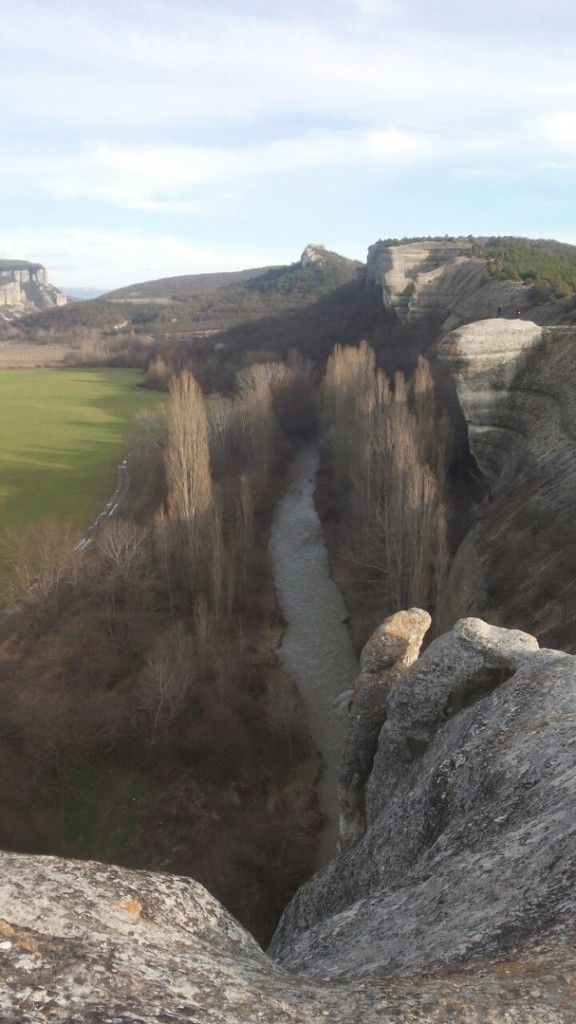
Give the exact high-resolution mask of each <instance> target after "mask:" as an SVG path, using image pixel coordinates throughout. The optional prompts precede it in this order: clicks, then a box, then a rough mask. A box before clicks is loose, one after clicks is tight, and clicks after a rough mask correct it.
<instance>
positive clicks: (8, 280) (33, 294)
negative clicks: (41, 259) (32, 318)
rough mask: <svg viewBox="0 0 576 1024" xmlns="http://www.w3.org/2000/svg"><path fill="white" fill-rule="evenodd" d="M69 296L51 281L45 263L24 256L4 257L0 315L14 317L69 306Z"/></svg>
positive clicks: (11, 318)
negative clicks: (30, 260)
mask: <svg viewBox="0 0 576 1024" xmlns="http://www.w3.org/2000/svg"><path fill="white" fill-rule="evenodd" d="M66 303H67V299H66V296H65V295H64V293H63V292H61V291H60V290H59V289H58V288H55V287H54V286H53V285H51V284H50V282H49V281H48V276H47V274H46V270H45V269H44V267H42V266H40V264H38V263H25V262H24V261H22V260H0V317H2V319H4V320H13V319H15V318H17V317H19V316H24V315H25V314H27V313H36V312H38V311H39V310H43V309H51V308H52V307H53V306H65V305H66Z"/></svg>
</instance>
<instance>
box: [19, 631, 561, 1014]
mask: <svg viewBox="0 0 576 1024" xmlns="http://www.w3.org/2000/svg"><path fill="white" fill-rule="evenodd" d="M414 621H415V623H416V632H415V634H414V638H413V642H414V643H415V644H416V645H417V644H418V643H419V639H420V637H421V632H422V629H421V622H420V621H418V622H416V620H414ZM402 628H405V629H406V630H407V635H406V641H407V646H408V647H410V646H411V644H412V639H411V635H410V628H411V627H410V624H409V618H408V619H406V620H403V626H402ZM416 634H417V635H416ZM377 640H378V638H377ZM372 646H373V649H374V650H375V660H374V657H372V655H371V654H370V651H368V652H367V655H368V661H370V664H371V665H372V668H374V671H375V672H377V663H378V662H379V659H380V654H381V649H382V644H381V643H380V641H379V640H378V642H377V643H376V644H375V645H372ZM402 646H405V645H400V647H402ZM384 648H385V651H384V655H385V658H384V660H385V662H386V665H387V668H386V671H389V670H390V669H391V668H392V667H393V664H389V662H390V658H391V657H392V663H393V662H394V660H395V659H394V657H393V656H392V655H391V653H390V651H391V648H390V644H389V643H388V642H386V643H385V644H384ZM374 650H373V651H372V654H374ZM379 652H380V653H379ZM399 657H400V659H402V657H403V652H402V650H399ZM380 660H381V659H380ZM404 660H406V659H404ZM384 689H385V690H386V693H387V695H386V698H385V700H384V703H383V705H382V707H381V709H380V713H381V715H382V728H381V732H380V741H379V744H378V747H377V750H376V751H375V753H374V756H373V761H372V764H371V771H370V773H369V779H368V783H367V801H366V812H367V818H366V826H367V831H366V834H365V836H364V837H363V838H362V839H361V840H360V841H359V842H358V843H357V844H356V845H355V846H354V847H353V848H352V849H351V850H350V851H349V852H347V853H346V854H344V855H342V856H340V857H338V858H337V859H336V860H334V861H333V862H332V863H331V864H330V865H329V866H328V868H327V869H326V870H325V871H323V872H322V873H321V874H319V875H318V876H316V877H315V878H314V879H313V880H312V881H311V882H310V883H309V884H308V885H307V886H305V887H304V888H303V889H302V890H301V891H300V893H298V894H297V896H296V897H295V899H294V901H293V902H292V904H291V905H290V906H289V907H288V908H287V910H286V912H285V915H284V918H283V920H282V922H281V925H280V927H279V929H278V932H277V935H276V937H275V940H274V943H273V946H272V949H271V957H268V956H266V955H265V954H264V953H263V952H262V951H261V950H260V949H259V948H258V946H257V945H256V943H255V942H254V941H253V940H252V939H251V938H250V936H249V935H247V934H246V933H245V932H244V931H243V930H242V929H241V928H240V926H239V925H238V924H237V923H236V922H235V921H234V920H233V919H232V918H231V917H230V916H229V915H228V914H227V913H226V912H225V911H224V910H223V909H222V907H220V906H219V905H218V903H217V902H216V901H215V900H214V899H213V898H212V897H211V896H210V895H209V894H208V893H207V892H206V891H205V890H204V889H203V888H202V887H201V886H199V885H198V884H197V883H195V882H193V881H191V880H189V879H183V878H175V877H170V876H166V875H155V874H153V873H150V872H136V871H128V870H124V869H119V868H114V867H107V866H104V865H100V864H94V863H80V862H74V861H63V860H58V859H56V858H42V857H26V856H21V855H17V854H8V853H6V854H2V855H0V867H1V872H0V1017H1V1019H2V1021H5V1022H6V1024H12V1022H13V1024H16V1022H18V1024H49V1022H51V1021H62V1020H65V1021H69V1022H72V1021H74V1022H76V1021H77V1022H80V1021H82V1022H83V1024H88V1022H94V1024H96V1022H102V1021H106V1022H108V1024H116V1022H117V1024H120V1022H124V1024H131V1022H135V1021H138V1022H139V1024H168V1022H171V1024H179V1022H180V1024H185V1022H186V1024H191V1022H198V1024H199V1022H202V1024H224V1022H225V1024H246V1022H248V1021H250V1024H291V1022H293V1024H296V1022H298V1024H319V1022H320V1021H322V1020H330V1021H332V1022H334V1024H384V1022H386V1024H409V1022H412V1021H419V1022H420V1024H446V1022H447V1021H454V1022H456V1021H458V1024H486V1022H487V1021H490V1022H492V1024H569V1022H572V1024H573V1020H574V1005H575V993H576V970H575V968H576V955H575V953H574V938H575V935H576V930H575V913H576V890H575V888H574V870H575V864H576V827H575V825H574V821H575V813H574V812H575V809H576V807H575V803H576V799H575V793H576V730H575V729H574V724H575V723H574V711H575V708H576V659H575V658H574V657H572V656H571V655H568V654H564V653H561V652H558V651H549V650H539V648H538V644H537V642H536V640H535V639H534V638H533V637H531V636H528V635H527V634H525V633H520V632H515V631H510V630H504V629H498V628H495V627H491V626H487V625H486V624H485V623H483V622H480V621H478V620H465V621H463V622H460V623H459V624H458V625H457V626H456V627H455V628H454V630H452V631H451V632H450V633H448V634H447V635H445V636H442V637H440V638H439V639H438V640H436V641H434V643H432V644H431V645H430V647H428V649H427V651H426V652H425V653H424V654H423V655H422V656H421V657H420V658H419V660H417V661H416V662H414V663H413V664H412V665H409V664H405V665H404V667H403V668H402V669H401V671H400V672H399V673H398V675H397V678H396V680H395V682H394V684H393V685H391V686H387V685H386V686H385V687H384Z"/></svg>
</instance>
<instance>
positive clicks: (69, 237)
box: [2, 228, 299, 289]
mask: <svg viewBox="0 0 576 1024" xmlns="http://www.w3.org/2000/svg"><path fill="white" fill-rule="evenodd" d="M2 242H3V251H4V253H5V254H6V255H7V256H9V257H10V258H12V259H29V260H37V261H38V262H39V263H42V264H44V265H45V266H47V267H48V270H49V273H50V277H51V279H52V280H53V283H54V284H56V285H57V286H59V287H65V288H71V287H73V286H76V287H81V286H84V285H90V286H93V287H95V288H102V289H112V288H116V287H120V285H122V284H132V283H134V282H136V281H146V280H153V279H154V278H159V277H172V276H176V275H178V274H195V273H210V272H216V271H226V270H239V269H242V268H246V267H261V266H270V265H272V264H284V263H290V262H291V261H293V260H295V259H297V258H298V255H299V254H298V253H289V252H287V251H286V250H282V249H281V248H278V247H274V246H269V247H258V246H254V247H249V246H245V247H242V246H241V245H234V244H233V243H231V244H228V245H226V244H221V245H219V246H213V245H212V246H211V245H207V244H203V243H194V242H187V241H184V240H183V239H181V238H177V237H174V236H172V235H168V234H145V233H143V232H140V231H83V230H81V229H78V228H62V229H57V230H53V231H46V230H43V231H42V230H40V231H35V230H25V231H24V230H22V231H13V232H8V233H5V232H4V233H3V236H2ZM63 253H67V254H68V257H64V256H63ZM70 256H72V258H73V260H74V265H69V264H67V263H64V264H61V263H59V261H60V260H62V259H65V260H69V258H70ZM57 261H58V262H57Z"/></svg>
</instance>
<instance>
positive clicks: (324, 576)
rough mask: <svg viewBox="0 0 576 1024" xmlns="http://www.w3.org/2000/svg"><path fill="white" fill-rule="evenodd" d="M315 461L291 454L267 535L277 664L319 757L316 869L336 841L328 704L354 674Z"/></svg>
mask: <svg viewBox="0 0 576 1024" xmlns="http://www.w3.org/2000/svg"><path fill="white" fill-rule="evenodd" d="M319 462H320V456H319V452H318V448H317V447H316V446H315V445H310V446H308V447H306V448H304V449H302V450H301V451H300V452H299V453H298V455H297V456H296V458H295V460H294V462H293V464H292V467H291V473H290V478H289V483H288V487H287V489H286V492H285V493H284V495H283V497H282V498H281V499H280V501H279V502H278V505H277V506H276V510H275V513H274V519H273V523H272V529H271V534H270V549H271V553H272V560H273V564H274V576H275V581H276V589H277V591H278V597H279V600H280V605H281V607H282V612H283V614H284V618H285V619H286V629H285V632H284V636H283V640H282V644H281V647H280V651H279V655H280V660H281V662H282V665H283V667H284V668H285V669H286V670H287V671H288V672H289V673H290V674H291V675H292V676H293V678H294V679H295V680H296V682H297V683H298V687H299V689H300V692H301V694H302V697H303V700H304V702H305V704H306V708H307V720H308V725H309V727H310V730H311V733H312V736H313V738H314V740H315V743H316V746H317V748H318V749H319V750H320V753H321V754H322V757H323V759H324V770H323V772H322V777H321V780H320V791H319V796H320V805H321V808H322V811H323V813H324V814H325V815H326V816H327V818H328V824H327V825H326V827H325V828H324V829H323V832H322V835H321V841H320V849H319V854H318V861H319V865H318V866H320V865H321V864H324V863H326V861H328V860H329V859H330V857H332V856H333V855H334V851H335V847H336V840H337V836H338V797H337V780H338V764H339V761H340V756H341V753H342V745H343V739H344V721H343V719H342V717H341V716H340V715H338V714H337V712H336V711H335V709H334V701H335V700H336V698H337V697H338V696H339V694H341V693H342V692H343V691H345V690H349V689H350V687H351V686H352V683H353V681H354V678H355V676H356V675H357V672H358V661H357V659H356V655H355V653H354V649H353V647H352V642H351V639H350V634H349V631H348V627H347V626H346V624H345V621H344V620H345V619H346V615H347V612H346V607H345V604H344V600H343V597H342V594H341V593H340V591H339V589H338V587H337V586H336V584H335V582H334V580H333V579H332V577H331V575H330V566H329V563H328V553H327V550H326V544H325V541H324V535H323V532H322V526H321V524H320V520H319V518H318V514H317V512H316V509H315V507H314V489H315V483H316V474H317V472H318V466H319Z"/></svg>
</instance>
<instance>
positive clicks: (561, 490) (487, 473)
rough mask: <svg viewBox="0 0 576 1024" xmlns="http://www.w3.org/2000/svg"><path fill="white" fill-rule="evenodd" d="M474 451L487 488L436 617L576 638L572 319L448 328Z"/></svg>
mask: <svg viewBox="0 0 576 1024" xmlns="http://www.w3.org/2000/svg"><path fill="white" fill-rule="evenodd" d="M438 357H439V359H440V361H441V363H442V364H443V365H444V366H445V367H446V368H447V370H448V372H449V374H450V376H451V377H452V379H453V381H454V383H455V387H456V393H457V397H458V401H459V402H460V406H461V408H462V411H463V413H464V418H465V420H466V424H467V430H468V439H469V444H470V450H471V452H472V455H473V456H474V458H475V460H476V463H477V465H478V467H479V469H480V471H481V473H482V474H483V476H484V477H485V479H486V480H487V482H488V484H489V488H490V493H489V494H488V496H487V497H486V498H485V500H484V502H483V503H482V505H481V506H480V507H479V508H478V509H477V511H476V516H475V522H474V524H473V526H472V529H471V530H470V532H469V533H468V535H467V536H466V538H465V540H464V542H463V543H462V545H461V547H460V549H459V551H458V552H457V555H456V558H455V560H454V564H453V567H452V571H451V575H450V580H449V584H448V588H447V597H446V602H445V608H444V610H443V621H444V623H445V624H449V623H450V622H453V621H454V619H455V618H458V617H459V616H461V615H463V614H480V615H485V616H486V617H487V618H489V619H490V621H492V622H496V623H501V624H503V625H507V626H525V627H526V628H528V629H530V630H531V632H533V633H535V634H536V635H537V636H538V638H539V639H540V641H541V642H542V643H546V644H548V645H550V646H558V647H562V648H564V649H566V650H569V651H573V650H574V649H575V647H574V645H575V643H576V637H575V635H574V626H573V624H574V622H575V621H576V587H575V585H574V581H575V579H576V523H575V520H574V514H573V510H574V504H575V501H576V389H575V388H574V380H575V379H576V329H575V328H573V327H548V328H543V327H539V326H537V325H536V324H534V323H530V322H522V321H506V320H484V321H480V322H478V323H472V324H469V325H467V326H466V327H463V328H460V329H459V330H456V331H453V332H451V333H450V334H448V335H447V336H446V337H445V338H444V339H443V340H442V341H441V343H440V345H439V346H438Z"/></svg>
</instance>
